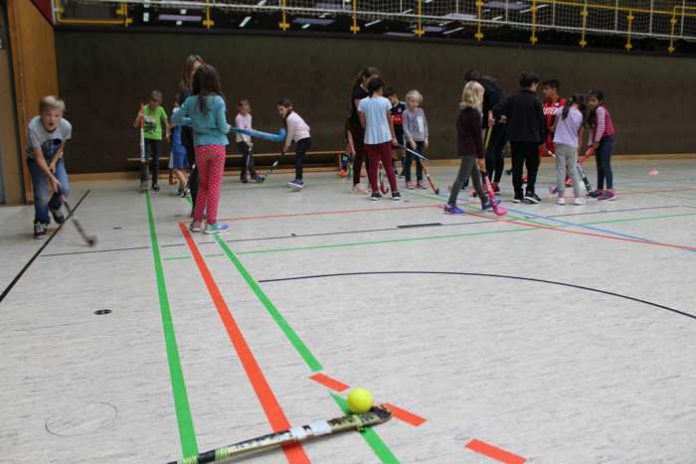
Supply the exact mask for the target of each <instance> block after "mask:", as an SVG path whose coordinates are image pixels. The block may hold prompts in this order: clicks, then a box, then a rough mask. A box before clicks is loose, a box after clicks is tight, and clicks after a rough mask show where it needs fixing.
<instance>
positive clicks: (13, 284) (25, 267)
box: [0, 190, 90, 303]
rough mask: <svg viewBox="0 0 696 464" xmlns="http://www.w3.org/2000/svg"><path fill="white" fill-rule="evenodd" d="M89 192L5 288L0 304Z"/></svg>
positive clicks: (0, 296) (87, 192)
mask: <svg viewBox="0 0 696 464" xmlns="http://www.w3.org/2000/svg"><path fill="white" fill-rule="evenodd" d="M89 192H90V190H87V191H86V192H85V193H84V195H82V197H81V198H80V200H79V201H78V202H77V203H76V204H75V206H74V207H73V209H72V213H70V214H68V216H67V217H66V218H65V222H63V223H62V224H59V225H58V227H56V230H54V231H53V233H52V234H51V235H49V237H48V238H47V239H46V241H45V242H44V243H43V245H41V247H40V248H39V249H38V250H36V253H34V255H33V256H32V257H31V258H29V261H27V263H26V264H25V265H24V267H22V269H21V270H20V271H19V273H18V274H17V275H16V276H15V278H14V279H12V282H10V285H8V286H7V287H6V288H5V290H3V291H2V294H0V303H2V301H3V300H4V299H5V297H6V296H7V295H8V294H9V293H10V291H11V290H12V289H13V288H14V286H15V285H17V282H19V279H21V278H22V276H23V275H24V273H25V272H27V269H29V266H31V264H32V263H33V262H34V261H35V260H36V258H38V256H39V255H40V254H41V252H42V251H44V249H45V248H46V247H47V246H48V244H49V243H51V240H53V237H55V236H56V235H57V234H58V232H59V231H60V230H61V229H62V228H63V226H64V225H65V224H67V223H68V221H69V220H70V217H71V216H72V215H73V214H74V213H75V211H77V208H79V207H80V205H81V204H82V201H83V200H84V199H85V198H86V197H87V195H89Z"/></svg>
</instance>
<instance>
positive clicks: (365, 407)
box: [348, 387, 374, 414]
mask: <svg viewBox="0 0 696 464" xmlns="http://www.w3.org/2000/svg"><path fill="white" fill-rule="evenodd" d="M373 403H374V400H373V398H372V393H370V392H369V391H367V390H365V389H364V388H361V387H356V388H354V389H353V390H351V392H350V393H348V409H349V410H350V412H352V413H353V414H362V413H365V412H367V411H369V410H370V409H372V405H373Z"/></svg>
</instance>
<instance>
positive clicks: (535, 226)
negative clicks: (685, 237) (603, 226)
mask: <svg viewBox="0 0 696 464" xmlns="http://www.w3.org/2000/svg"><path fill="white" fill-rule="evenodd" d="M467 214H471V215H472V216H476V217H481V218H488V217H489V216H485V215H484V214H479V213H473V212H467ZM498 221H500V222H507V223H509V224H514V225H518V226H524V227H531V228H533V229H546V230H551V231H554V232H562V233H565V234H573V235H584V236H586V237H596V238H607V239H609V240H619V241H621V242H632V243H640V244H643V245H652V246H657V247H665V248H675V249H678V250H688V251H696V247H693V246H688V245H678V244H674V243H664V242H648V241H646V240H639V239H635V238H628V237H618V236H615V235H605V234H598V233H594V232H581V231H579V230H569V229H567V228H565V227H553V226H542V225H539V224H530V223H527V222H521V221H519V220H516V219H502V218H498Z"/></svg>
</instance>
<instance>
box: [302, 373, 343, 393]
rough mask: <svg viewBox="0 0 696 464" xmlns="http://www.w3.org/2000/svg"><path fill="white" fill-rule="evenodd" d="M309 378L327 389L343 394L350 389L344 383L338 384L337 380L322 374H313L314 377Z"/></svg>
mask: <svg viewBox="0 0 696 464" xmlns="http://www.w3.org/2000/svg"><path fill="white" fill-rule="evenodd" d="M309 378H310V379H312V380H314V381H315V382H317V383H320V384H322V385H323V386H325V387H326V388H329V389H331V390H334V391H337V392H344V391H346V390H348V389H349V388H350V387H349V386H348V385H346V384H345V383H343V382H339V381H338V380H336V379H332V378H331V377H329V376H328V375H324V374H314V375H312V376H310V377H309Z"/></svg>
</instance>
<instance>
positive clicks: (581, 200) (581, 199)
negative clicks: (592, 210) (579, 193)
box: [573, 198, 585, 206]
mask: <svg viewBox="0 0 696 464" xmlns="http://www.w3.org/2000/svg"><path fill="white" fill-rule="evenodd" d="M573 204H574V205H578V206H580V205H584V204H585V199H584V198H576V199H575V201H573Z"/></svg>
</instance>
